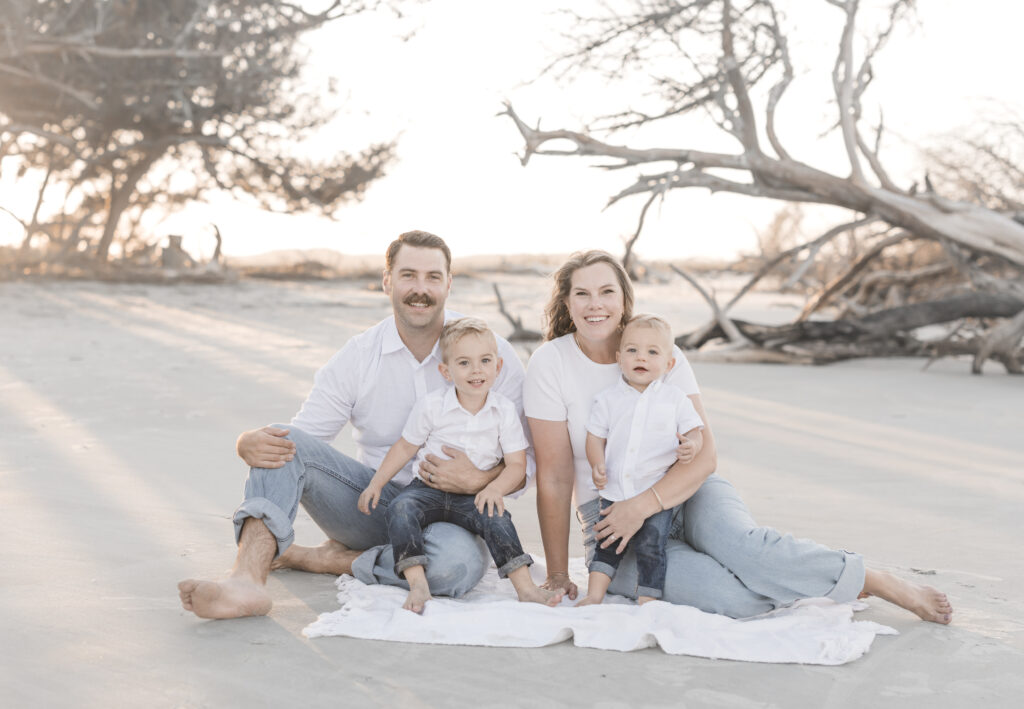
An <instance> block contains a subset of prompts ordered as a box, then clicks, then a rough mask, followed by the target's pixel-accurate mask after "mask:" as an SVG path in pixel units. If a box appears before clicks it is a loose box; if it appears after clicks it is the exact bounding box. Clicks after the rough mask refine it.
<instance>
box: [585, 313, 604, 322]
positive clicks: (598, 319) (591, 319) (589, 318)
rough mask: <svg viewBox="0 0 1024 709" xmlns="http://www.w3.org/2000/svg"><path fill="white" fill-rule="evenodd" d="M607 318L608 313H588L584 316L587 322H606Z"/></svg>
mask: <svg viewBox="0 0 1024 709" xmlns="http://www.w3.org/2000/svg"><path fill="white" fill-rule="evenodd" d="M607 319H608V316H607V315H588V316H587V317H585V318H584V320H586V321H587V322H604V321H605V320H607Z"/></svg>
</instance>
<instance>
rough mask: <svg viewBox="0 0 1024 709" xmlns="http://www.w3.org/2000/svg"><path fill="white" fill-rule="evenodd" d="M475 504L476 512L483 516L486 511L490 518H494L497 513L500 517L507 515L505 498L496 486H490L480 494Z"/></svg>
mask: <svg viewBox="0 0 1024 709" xmlns="http://www.w3.org/2000/svg"><path fill="white" fill-rule="evenodd" d="M473 502H474V503H475V504H476V511H477V512H479V513H480V514H483V513H484V510H485V509H486V510H487V516H488V517H493V516H494V513H495V512H497V513H498V516H499V517H500V516H501V515H503V514H505V496H504V495H502V494H501V490H499V489H497V488H496V487H495V486H494V485H488V486H487V487H485V488H484V489H483V490H481V491H480V492H478V493H477V495H476V499H475V500H473Z"/></svg>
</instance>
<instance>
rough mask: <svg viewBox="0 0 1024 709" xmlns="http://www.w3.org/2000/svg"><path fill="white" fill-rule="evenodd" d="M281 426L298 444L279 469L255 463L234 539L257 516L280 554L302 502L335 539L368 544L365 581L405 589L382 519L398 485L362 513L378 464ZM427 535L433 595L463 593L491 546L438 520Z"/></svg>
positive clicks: (356, 571) (360, 568)
mask: <svg viewBox="0 0 1024 709" xmlns="http://www.w3.org/2000/svg"><path fill="white" fill-rule="evenodd" d="M277 427H278V428H287V429H289V430H290V433H289V434H288V436H287V438H288V439H289V440H291V441H292V442H294V443H295V456H294V458H292V460H291V461H289V462H288V463H285V465H284V467H281V468H275V469H269V468H250V470H249V477H248V479H246V481H245V500H244V501H243V502H242V504H241V505H240V506H239V507H238V509H237V510H236V511H235V515H234V522H235V540H236V541H237V540H238V538H239V536H240V535H241V531H242V524H243V523H244V522H245V520H246V519H247V518H249V517H256V518H258V519H262V520H263V522H264V524H266V525H267V529H269V530H270V533H271V534H273V535H274V537H275V538H276V539H277V553H278V555H280V554H281V553H283V552H284V550H285V549H287V548H288V547H289V546H291V544H292V542H294V541H295V530H294V529H293V527H292V523H293V522H294V521H295V514H296V512H297V511H298V507H299V503H302V506H303V507H304V508H305V509H306V511H307V512H308V513H309V516H310V517H312V518H313V521H314V522H316V523H317V525H318V526H319V527H320V529H322V530H323V531H324V533H325V534H326V535H327V536H328V537H329V538H330V539H334V540H335V541H338V542H341V543H342V544H344V545H345V546H347V547H349V548H350V549H365V551H364V552H363V553H362V554H360V555H359V557H358V558H357V559H356V560H355V561H354V562H353V564H352V575H353V576H355V577H356V578H357V579H359V580H360V581H362V582H364V583H383V584H388V585H391V586H402V587H405V588H408V584H407V583H406V582H405V580H404V579H400V578H398V576H397V575H396V574H395V570H394V567H395V562H394V558H393V554H392V549H391V546H390V545H389V544H388V532H387V524H386V522H385V514H386V512H387V509H388V506H389V505H390V503H391V501H392V500H393V499H394V498H395V496H396V495H397V494H398V493H399V491H400V490H401V488H399V487H398V486H397V485H394V484H393V483H388V484H387V485H385V486H384V490H383V491H382V492H381V497H380V502H379V503H378V505H377V508H376V509H375V510H373V512H372V514H370V515H364V514H363V513H362V512H360V511H359V509H358V508H357V507H356V501H357V500H358V499H359V495H360V493H361V492H362V491H363V490H364V489H365V488H366V486H367V485H368V484H369V482H370V479H371V478H372V477H373V473H374V471H373V470H372V469H370V468H368V467H367V466H365V465H363V464H362V463H359V462H358V461H355V460H353V459H352V458H350V457H348V456H347V455H345V454H343V453H341V452H339V451H337V450H335V449H334V448H332V447H331V446H330V445H328V444H327V443H325V442H324V441H321V440H320V439H318V438H314V437H312V436H310V435H309V434H308V433H305V432H304V431H301V430H299V429H297V428H295V427H293V426H283V425H280V424H278V425H277ZM423 540H424V548H425V553H426V556H427V558H428V559H429V562H428V563H427V564H426V567H427V582H428V583H429V584H430V590H431V592H433V593H434V594H436V595H442V596H455V597H458V596H461V595H462V594H464V593H466V592H467V591H469V590H470V589H471V588H473V586H475V585H476V584H477V582H478V581H480V579H481V578H483V575H484V572H485V571H486V570H487V566H488V560H487V550H486V548H485V547H484V544H483V542H482V541H481V540H480V538H479V537H478V536H476V535H475V534H471V533H470V532H467V531H466V530H465V529H462V528H461V527H458V526H456V525H454V524H448V523H446V522H438V523H436V524H432V525H430V526H429V527H427V529H426V530H425V532H424V534H423Z"/></svg>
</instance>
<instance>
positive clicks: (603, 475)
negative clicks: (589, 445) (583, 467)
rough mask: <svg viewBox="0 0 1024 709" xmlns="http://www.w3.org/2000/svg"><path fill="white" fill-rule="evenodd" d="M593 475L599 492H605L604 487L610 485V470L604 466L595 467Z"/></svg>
mask: <svg viewBox="0 0 1024 709" xmlns="http://www.w3.org/2000/svg"><path fill="white" fill-rule="evenodd" d="M591 474H592V475H593V477H594V486H595V487H596V488H597V489H598V490H604V486H605V485H607V484H608V469H607V468H605V467H604V465H595V466H594V467H593V469H592V470H591Z"/></svg>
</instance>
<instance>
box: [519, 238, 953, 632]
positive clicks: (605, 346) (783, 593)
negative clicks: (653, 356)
mask: <svg viewBox="0 0 1024 709" xmlns="http://www.w3.org/2000/svg"><path fill="white" fill-rule="evenodd" d="M554 278H555V284H554V289H553V291H552V295H551V300H550V301H549V303H548V305H547V308H546V316H547V317H546V331H545V339H546V342H545V343H544V344H543V345H541V347H539V348H538V349H537V351H536V352H534V354H533V356H532V357H531V359H530V362H529V366H528V368H527V374H526V384H525V389H524V394H523V403H524V408H525V411H526V416H527V418H528V420H529V423H530V431H531V433H532V434H533V443H534V450H535V454H536V459H537V478H536V480H537V511H538V515H539V517H540V528H541V535H542V538H543V543H544V555H545V557H546V560H547V568H548V577H547V581H546V584H545V585H546V587H547V588H549V589H563V590H565V592H566V593H567V595H568V596H569V597H570V598H575V597H576V595H577V588H576V585H575V584H574V583H573V582H572V581H571V580H570V579H569V575H568V561H569V554H568V539H569V519H570V514H569V513H570V507H571V504H572V500H573V499H574V498H575V504H576V513H577V517H578V519H579V521H580V523H581V524H582V525H583V534H584V545H585V551H586V555H587V561H588V563H589V561H590V557H591V556H592V555H593V549H594V545H596V544H600V545H601V546H602V547H609V546H611V545H617V547H616V548H617V549H618V550H619V551H621V550H623V549H625V546H626V543H627V542H628V541H629V539H630V538H631V537H632V536H633V535H634V534H635V533H636V531H637V530H638V529H639V528H640V526H641V525H642V524H643V521H644V520H645V519H646V518H647V517H649V516H651V515H653V514H655V513H656V512H659V511H661V510H662V509H669V508H674V513H673V514H674V518H673V525H672V533H671V535H670V539H669V542H668V546H667V556H668V571H667V574H666V581H665V591H664V600H666V601H670V602H672V603H678V604H685V605H690V606H695V607H697V608H700V609H701V610H705V611H709V612H713V613H721V614H724V615H728V616H732V617H747V616H752V615H756V614H758V613H763V612H765V611H769V610H772V609H774V608H778V607H780V606H784V605H788V604H790V603H793V602H794V601H796V600H798V599H801V598H809V597H820V596H823V597H827V598H831V599H833V600H835V601H837V602H840V603H842V602H846V601H851V600H853V599H855V598H857V597H858V595H875V596H879V597H880V598H884V599H886V600H888V601H891V602H892V603H895V604H897V605H899V606H901V607H903V608H906V609H907V610H910V611H912V612H914V613H916V614H917V615H918V616H920V617H921V618H923V619H924V620H929V621H933V622H936V623H949V622H950V620H951V619H952V613H953V609H952V606H951V605H950V603H949V600H948V599H947V598H946V596H945V594H943V593H941V592H939V591H938V590H936V589H934V588H932V587H930V586H923V585H918V584H914V583H910V582H908V581H905V580H903V579H900V578H898V577H896V576H894V575H892V574H890V573H887V572H884V571H876V570H873V569H867V568H865V565H864V561H863V559H862V558H861V556H860V555H859V554H853V553H850V552H846V551H836V550H832V549H829V548H827V547H824V546H822V545H820V544H816V543H814V542H812V541H809V540H806V539H796V538H794V537H792V536H790V535H783V534H780V533H779V532H777V531H775V530H774V529H771V528H769V527H759V526H758V525H757V524H756V523H755V522H754V520H753V518H752V517H751V515H750V512H749V511H748V510H747V507H746V505H744V503H743V501H742V500H741V499H740V497H739V495H738V494H737V492H736V490H735V489H734V488H733V487H732V485H730V484H729V482H727V481H726V480H725V479H724V478H722V477H720V476H718V475H717V474H715V468H716V465H717V458H716V452H715V439H714V435H713V433H712V429H711V426H710V425H708V419H707V416H706V414H705V411H704V405H703V402H702V401H701V396H700V390H699V388H698V387H697V381H696V379H695V377H694V375H693V370H692V369H691V367H690V365H689V363H688V362H687V361H686V357H685V356H684V355H683V353H682V351H681V350H679V348H678V347H675V348H674V357H675V359H676V365H675V367H673V368H672V369H671V370H670V371H669V372H668V374H666V375H665V383H666V384H671V385H674V386H677V387H679V388H681V389H682V390H683V391H684V392H685V393H686V394H687V395H688V396H689V397H690V399H691V400H692V402H693V404H694V406H695V407H696V409H697V412H698V413H699V414H700V416H701V418H702V419H703V420H704V423H705V429H704V432H703V433H704V446H703V448H702V449H701V451H700V453H699V454H698V455H697V456H696V458H694V459H693V460H692V461H691V462H689V463H686V464H684V463H681V462H679V461H677V462H676V463H675V464H674V465H673V466H672V467H671V468H670V469H669V471H668V473H667V474H666V475H665V477H664V478H662V479H661V480H659V481H658V482H657V483H656V484H655V485H654V486H653V487H651V488H649V489H648V490H645V491H644V492H642V493H640V494H638V495H637V496H635V497H633V498H630V499H627V500H624V501H621V502H616V503H615V504H613V505H611V506H610V507H608V508H607V509H606V510H605V511H604V512H603V513H602V512H599V507H598V499H597V493H596V492H595V491H594V489H593V486H592V484H590V481H591V470H590V465H589V464H588V463H587V458H586V451H585V438H586V429H585V426H586V422H587V417H588V414H589V411H590V405H591V402H592V401H593V399H594V396H595V395H596V394H597V393H598V392H599V391H601V390H602V389H604V388H606V387H608V386H610V385H612V384H614V383H615V381H616V378H617V377H619V376H620V370H619V367H618V365H617V364H616V360H615V354H616V352H617V350H618V347H619V339H620V336H621V332H622V326H623V323H625V322H626V321H627V320H628V319H629V318H630V317H631V316H632V311H633V304H634V294H633V286H632V284H631V283H630V280H629V277H628V276H627V275H626V272H625V271H624V270H623V268H622V267H621V266H620V265H619V263H618V262H617V261H616V260H615V258H614V257H612V256H611V255H610V254H608V253H606V252H604V251H586V252H580V253H576V254H573V255H572V256H571V257H570V258H569V260H568V261H566V263H565V264H564V265H563V266H562V267H561V268H560V269H558V271H557V272H556V273H555V276H554ZM636 585H637V576H636V564H635V560H634V559H633V557H632V554H627V555H626V557H625V558H624V560H623V562H622V564H621V565H620V566H619V570H618V572H617V573H616V574H615V577H614V579H613V580H612V583H611V586H610V588H609V589H608V590H609V592H610V593H617V594H620V595H624V596H631V597H635V596H636Z"/></svg>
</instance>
